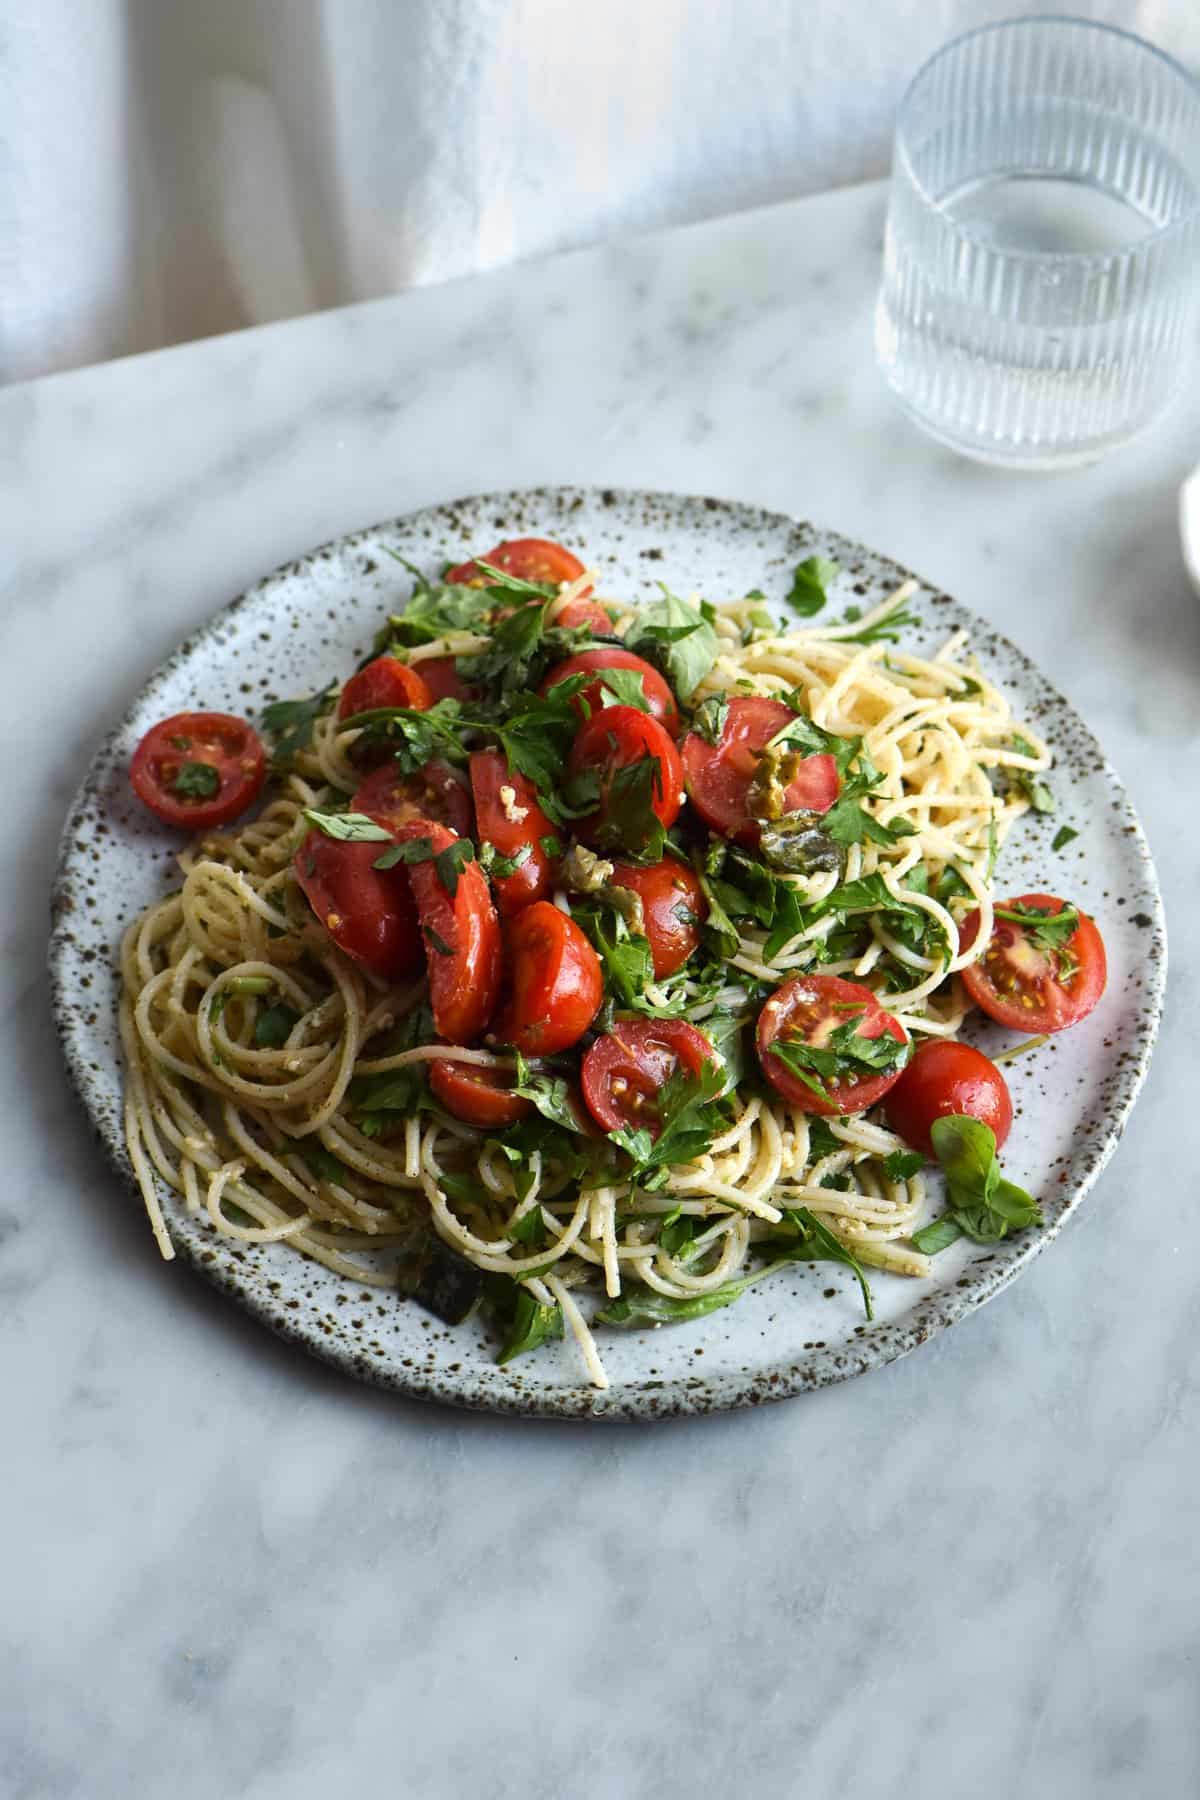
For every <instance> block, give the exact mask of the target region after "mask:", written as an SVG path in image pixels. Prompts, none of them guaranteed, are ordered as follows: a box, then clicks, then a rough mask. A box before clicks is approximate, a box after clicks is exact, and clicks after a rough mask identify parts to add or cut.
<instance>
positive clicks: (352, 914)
mask: <svg viewBox="0 0 1200 1800" xmlns="http://www.w3.org/2000/svg"><path fill="white" fill-rule="evenodd" d="M386 849H387V845H386V844H379V843H374V844H365V843H357V844H354V843H341V842H339V841H338V840H337V839H336V838H331V837H326V836H325V833H324V832H323V831H310V832H309V834H308V836H307V837H306V838H305V840H304V842H303V843H302V844H301V846H300V848H299V849H298V850H297V852H296V854H295V857H294V858H293V860H292V868H293V870H294V871H295V876H296V880H297V881H298V882H299V883H300V886H301V888H302V889H303V892H304V895H305V898H306V899H307V901H308V904H309V905H310V906H311V907H312V909H313V912H314V913H315V914H316V916H317V918H318V919H319V920H320V921H321V924H322V925H323V926H324V927H325V929H326V931H327V932H328V933H329V935H330V937H331V938H332V939H333V941H334V943H335V944H336V945H337V947H338V949H339V950H344V951H345V953H346V955H347V956H350V957H353V959H354V961H355V962H357V963H361V964H362V966H363V968H364V969H370V971H371V973H372V974H373V975H378V976H380V977H381V978H382V980H384V981H399V980H400V978H401V977H402V976H404V975H409V974H411V973H413V972H414V971H415V970H417V969H419V968H420V967H421V963H422V961H423V955H424V953H423V951H422V949H421V933H420V930H419V928H418V925H417V909H416V907H415V906H414V905H413V898H412V894H411V892H410V891H409V885H408V876H407V872H406V871H405V870H404V868H402V867H401V868H396V869H377V868H376V867H375V859H376V857H378V856H380V855H381V854H382V853H383V851H384V850H386Z"/></svg>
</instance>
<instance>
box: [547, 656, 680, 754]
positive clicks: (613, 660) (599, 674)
mask: <svg viewBox="0 0 1200 1800" xmlns="http://www.w3.org/2000/svg"><path fill="white" fill-rule="evenodd" d="M606 669H617V670H628V671H629V673H631V674H633V675H637V676H640V678H641V685H642V693H643V695H644V696H645V700H646V705H647V706H648V707H649V708H650V716H651V718H653V719H658V720H660V721H661V723H662V724H663V725H665V726H666V728H667V730H668V731H669V732H670V733H671V736H672V737H678V736H679V728H680V724H681V723H682V721H681V720H680V717H679V707H678V705H677V704H676V700H675V696H674V694H673V693H672V692H671V689H670V687H669V686H668V684H667V682H666V681H664V679H663V677H662V676H661V675H660V674H659V672H658V670H657V669H656V668H654V666H653V665H652V664H651V663H648V662H647V661H646V660H645V658H644V657H641V656H635V655H634V653H633V651H632V650H619V649H618V648H617V646H616V645H615V644H602V645H599V646H598V647H597V648H596V649H595V650H581V651H580V652H579V654H578V655H577V656H568V657H567V659H566V661H565V662H560V663H555V665H554V667H553V668H552V669H551V671H550V673H549V674H548V675H547V676H546V678H545V679H544V681H543V682H542V685H541V689H540V692H541V693H543V694H548V693H549V692H550V690H551V688H553V687H557V686H558V684H559V682H560V681H569V680H570V679H571V677H572V675H594V676H595V680H594V681H589V682H588V684H587V686H586V687H582V688H580V690H579V692H578V693H577V694H576V695H575V696H574V698H573V699H572V701H571V705H572V706H573V707H574V709H575V711H576V712H577V713H578V714H579V717H580V718H581V719H584V720H586V719H589V718H592V717H594V716H595V714H596V713H598V712H600V711H601V710H602V709H603V707H604V672H605V670H606ZM633 710H634V711H637V708H636V707H635V708H634V709H633Z"/></svg>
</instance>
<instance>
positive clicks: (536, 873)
mask: <svg viewBox="0 0 1200 1800" xmlns="http://www.w3.org/2000/svg"><path fill="white" fill-rule="evenodd" d="M470 770H471V790H472V792H473V794H474V796H475V816H476V819H477V820H478V836H479V838H480V841H481V842H483V843H488V844H492V845H494V846H495V848H496V849H497V850H498V851H499V853H500V855H501V856H515V855H516V853H517V851H518V850H520V849H521V848H522V847H523V846H524V845H526V844H528V846H529V855H528V856H527V857H526V859H525V861H524V862H523V863H522V864H521V866H520V868H519V869H514V870H513V872H512V874H511V875H499V876H496V875H493V877H492V886H493V888H494V889H495V893H496V905H497V907H498V908H499V910H500V916H501V917H502V918H505V919H508V918H511V917H512V916H513V914H514V913H519V912H520V911H521V908H522V907H524V906H532V905H533V903H534V901H535V900H545V899H546V898H547V896H548V895H549V894H550V892H551V890H552V888H553V886H554V872H555V867H556V864H555V862H554V860H553V858H551V857H549V856H547V854H546V852H545V851H544V850H543V849H542V844H541V840H542V839H543V838H544V837H553V836H554V835H555V833H554V827H553V825H552V824H551V823H550V821H549V819H548V818H547V817H546V815H545V813H544V812H543V811H542V809H541V806H540V805H539V804H538V797H537V789H536V788H535V787H534V785H533V783H532V782H531V781H529V780H527V779H526V777H525V776H524V775H521V774H518V772H517V771H516V770H515V769H510V768H509V766H508V764H507V762H506V761H505V759H504V757H503V756H502V755H501V753H500V751H499V750H476V751H475V753H474V755H473V756H472V757H471V762H470ZM505 787H509V788H511V789H512V790H513V801H512V803H511V804H512V805H513V808H514V810H515V811H523V812H524V814H525V816H524V818H522V819H519V820H513V819H510V818H509V817H508V814H507V813H506V812H505V810H504V802H503V801H502V800H501V798H500V790H501V788H505Z"/></svg>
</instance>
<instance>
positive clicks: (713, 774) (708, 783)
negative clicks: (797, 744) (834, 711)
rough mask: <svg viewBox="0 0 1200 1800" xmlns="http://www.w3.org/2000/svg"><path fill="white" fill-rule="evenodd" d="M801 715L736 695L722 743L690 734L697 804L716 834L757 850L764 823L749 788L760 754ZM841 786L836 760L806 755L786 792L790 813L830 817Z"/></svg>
mask: <svg viewBox="0 0 1200 1800" xmlns="http://www.w3.org/2000/svg"><path fill="white" fill-rule="evenodd" d="M798 716H799V715H798V714H796V713H794V712H793V711H792V709H791V707H790V706H785V705H784V704H783V702H782V700H772V699H770V698H769V697H767V696H766V695H735V697H734V698H733V699H732V700H730V702H729V713H728V716H727V718H726V720H725V727H724V730H723V731H722V733H721V737H720V741H719V742H718V743H716V744H709V743H706V742H705V740H704V739H703V738H702V737H701V736H700V734H699V733H698V732H695V731H691V732H689V733H688V735H687V737H685V738H684V740H683V745H682V752H683V768H684V774H685V777H686V779H687V790H688V795H689V797H690V799H691V802H692V805H693V806H694V807H695V808H696V811H697V812H698V813H699V814H700V817H701V818H702V819H703V820H704V823H705V824H706V825H707V826H708V827H709V828H710V830H712V831H716V832H718V833H719V834H720V835H721V836H722V837H726V838H732V839H733V841H734V842H735V843H739V844H746V845H747V846H749V847H750V848H751V849H754V848H756V847H757V845H758V842H759V839H760V837H761V835H762V826H761V822H760V821H759V820H758V819H756V818H755V817H754V815H753V814H752V813H751V811H750V804H749V803H750V786H751V782H752V781H753V779H754V774H755V771H756V769H757V766H758V763H757V757H756V755H755V752H756V751H759V750H761V749H762V748H763V747H764V745H766V744H767V743H769V742H770V740H771V739H772V738H773V737H774V736H775V734H776V732H778V731H782V730H783V727H784V726H785V725H787V724H788V723H789V722H790V721H791V720H792V719H794V718H797V717H798ZM839 786H840V783H839V780H838V772H837V764H836V762H835V761H834V759H833V757H832V756H830V755H828V754H826V753H825V752H823V751H822V752H820V753H818V754H817V755H815V756H806V757H805V758H804V760H803V762H802V763H801V765H800V769H799V772H798V773H797V775H796V777H795V779H794V780H793V781H791V782H790V783H789V784H788V788H787V791H786V801H787V805H786V809H785V810H786V811H787V812H815V813H826V812H828V811H829V809H830V807H831V806H832V805H833V803H834V801H835V800H836V799H837V797H838V789H839Z"/></svg>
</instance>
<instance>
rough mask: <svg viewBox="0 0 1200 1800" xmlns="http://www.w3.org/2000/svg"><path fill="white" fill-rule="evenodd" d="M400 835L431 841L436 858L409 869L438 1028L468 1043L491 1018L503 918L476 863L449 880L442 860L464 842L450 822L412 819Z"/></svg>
mask: <svg viewBox="0 0 1200 1800" xmlns="http://www.w3.org/2000/svg"><path fill="white" fill-rule="evenodd" d="M394 835H395V837H396V840H397V842H399V843H412V842H414V841H415V840H417V839H418V838H424V839H426V840H427V841H428V845H429V849H430V852H431V855H430V857H429V858H428V859H426V860H425V861H423V862H414V863H409V864H408V865H407V872H408V879H409V883H410V885H411V887H412V894H413V899H414V900H415V901H416V903H417V916H418V918H419V919H420V924H421V936H422V937H423V939H424V941H425V957H426V963H427V966H428V969H429V1003H430V1005H431V1007H432V1008H433V1023H434V1028H435V1030H436V1031H437V1034H438V1036H439V1037H441V1038H445V1040H446V1042H447V1043H448V1044H469V1043H470V1042H471V1039H472V1038H477V1037H478V1036H479V1034H480V1032H481V1031H482V1030H483V1029H484V1026H485V1025H486V1024H487V1022H488V1020H489V1019H490V1018H491V1016H492V1013H493V1011H494V1009H495V1005H496V998H497V995H498V994H499V991H500V973H501V963H500V922H499V920H498V919H497V917H496V909H495V907H494V906H493V905H492V896H491V894H490V893H489V892H488V884H487V879H486V877H485V876H484V873H483V870H482V869H481V868H480V867H479V864H478V863H477V862H474V861H472V862H464V863H461V864H460V865H459V867H458V870H457V876H456V879H455V880H454V882H453V883H451V884H448V883H447V881H446V879H445V878H444V875H443V871H442V869H441V868H439V866H438V863H437V861H436V858H437V857H438V856H440V855H441V854H442V853H443V852H444V851H446V850H449V849H450V848H451V847H452V845H454V844H456V843H462V842H463V841H464V840H463V839H461V838H457V837H456V836H455V834H454V832H452V831H448V830H447V829H446V827H445V826H444V825H438V824H435V823H434V821H433V820H431V819H414V820H413V821H412V822H411V823H409V824H406V825H401V826H400V827H399V828H398V829H397V830H396V832H395V834H394ZM401 866H403V865H401ZM451 885H452V886H453V889H454V891H453V893H452V892H451V891H450V890H451Z"/></svg>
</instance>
